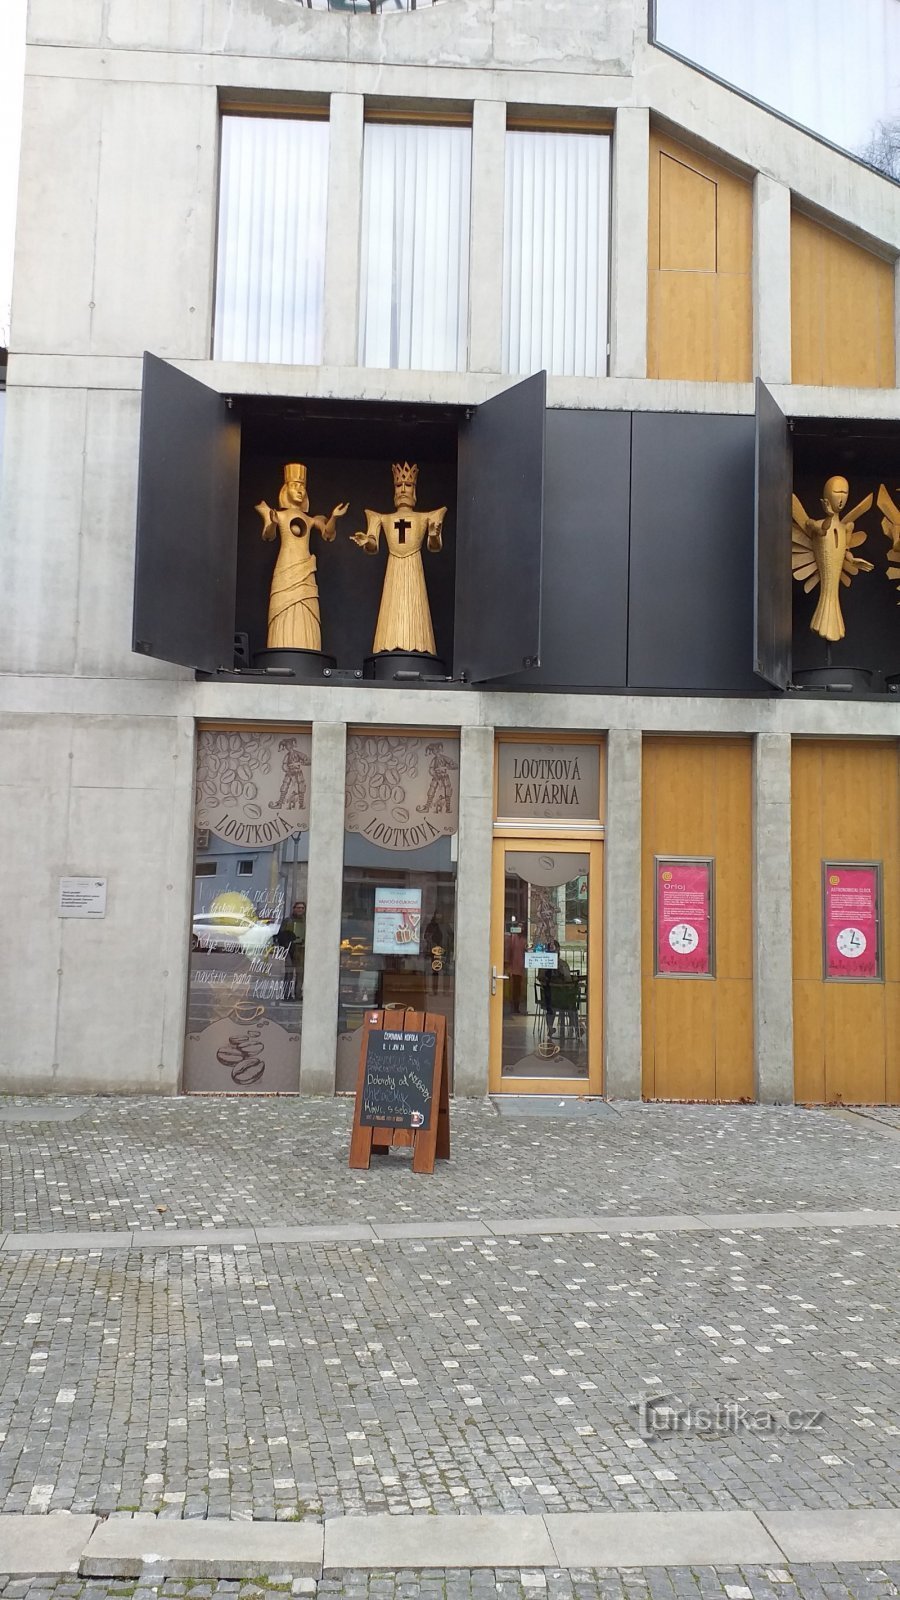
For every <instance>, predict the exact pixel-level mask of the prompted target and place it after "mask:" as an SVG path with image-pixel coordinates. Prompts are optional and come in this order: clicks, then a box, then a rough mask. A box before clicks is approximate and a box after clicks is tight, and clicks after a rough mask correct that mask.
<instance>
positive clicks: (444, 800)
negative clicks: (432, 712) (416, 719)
mask: <svg viewBox="0 0 900 1600" xmlns="http://www.w3.org/2000/svg"><path fill="white" fill-rule="evenodd" d="M345 824H346V827H347V830H348V832H349V833H359V834H361V835H362V837H363V838H364V839H368V840H369V841H370V842H371V843H372V844H375V845H378V846H379V847H380V848H381V849H382V850H395V851H398V852H399V851H408V850H421V849H422V848H423V847H424V846H425V845H429V844H433V843H434V841H435V840H436V839H442V838H444V837H445V835H448V834H454V833H455V832H456V830H457V828H458V826H459V742H458V740H456V739H445V738H442V737H441V736H440V735H434V736H423V737H421V738H413V739H406V738H403V737H401V736H400V735H393V734H359V733H354V734H351V735H350V736H349V738H348V740H347V800H346V815H345Z"/></svg>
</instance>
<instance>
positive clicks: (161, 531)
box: [132, 355, 240, 672]
mask: <svg viewBox="0 0 900 1600" xmlns="http://www.w3.org/2000/svg"><path fill="white" fill-rule="evenodd" d="M140 452H141V453H140V466H139V471H138V512H137V548H136V562H135V577H134V635H133V640H132V648H133V649H134V650H136V651H138V652H139V653H140V654H141V655H146V656H156V657H157V658H158V659H159V660H161V661H175V662H177V663H178V664H179V666H182V667H194V668H196V669H198V670H199V671H203V672H215V671H216V670H217V668H219V667H231V666H233V664H234V602H235V572H236V562H237V502H238V473H239V469H240V427H239V424H238V423H237V422H236V421H234V420H233V419H232V416H231V413H230V412H229V409H228V406H227V404H226V402H225V400H224V399H223V397H222V396H221V395H220V394H216V392H215V390H213V389H210V388H208V387H207V385H206V384H204V383H198V382H197V380H196V379H195V378H188V377H186V376H185V374H184V373H183V372H179V371H178V369H177V368H176V367H173V366H170V364H169V363H168V362H167V361H161V360H160V359H159V357H158V356H151V355H145V356H144V385H143V397H142V403H141V446H140Z"/></svg>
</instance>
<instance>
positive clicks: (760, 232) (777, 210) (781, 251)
mask: <svg viewBox="0 0 900 1600" xmlns="http://www.w3.org/2000/svg"><path fill="white" fill-rule="evenodd" d="M753 370H754V372H755V373H756V375H757V377H760V378H762V380H763V383H790V381H791V191H790V189H788V188H787V187H786V185H785V184H783V183H776V182H775V180H774V179H773V178H768V177H766V175H765V173H762V172H758V173H757V174H756V179H755V182H754V185H753Z"/></svg>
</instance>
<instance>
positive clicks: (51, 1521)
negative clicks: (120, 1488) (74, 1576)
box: [0, 1511, 97, 1578]
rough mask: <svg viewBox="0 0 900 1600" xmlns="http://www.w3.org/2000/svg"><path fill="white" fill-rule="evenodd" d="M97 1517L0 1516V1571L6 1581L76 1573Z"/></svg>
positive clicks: (65, 1514) (62, 1515) (71, 1515)
mask: <svg viewBox="0 0 900 1600" xmlns="http://www.w3.org/2000/svg"><path fill="white" fill-rule="evenodd" d="M96 1526H97V1518H96V1517H91V1516H77V1515H73V1514H72V1513H71V1512H68V1511H63V1512H59V1513H58V1514H56V1513H54V1515H53V1516H52V1517H35V1516H26V1515H25V1514H24V1513H23V1514H19V1515H15V1514H13V1513H10V1512H6V1513H3V1514H2V1515H0V1571H2V1572H4V1573H5V1574H6V1576H7V1577H9V1578H55V1577H58V1576H61V1575H62V1574H63V1573H70V1572H71V1573H77V1571H78V1564H79V1562H80V1560H81V1556H82V1552H83V1550H84V1548H85V1545H86V1544H87V1542H88V1540H89V1539H90V1537H91V1534H92V1533H93V1531H94V1529H95V1527H96Z"/></svg>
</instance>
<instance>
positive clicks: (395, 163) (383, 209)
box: [359, 122, 472, 372]
mask: <svg viewBox="0 0 900 1600" xmlns="http://www.w3.org/2000/svg"><path fill="white" fill-rule="evenodd" d="M471 151H472V140H471V132H470V130H469V128H467V127H466V128H459V127H435V126H432V125H430V124H429V125H425V126H423V125H407V124H402V123H389V122H369V123H367V124H366V133H365V152H364V163H363V199H362V285H361V290H360V295H361V304H360V344H359V350H360V357H359V358H360V362H361V364H362V365H363V366H366V367H403V368H416V369H420V370H427V371H440V372H462V371H464V370H465V366H466V352H467V325H468V307H469V298H468V297H469V209H470V207H469V198H470V169H471Z"/></svg>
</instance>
